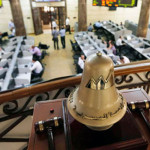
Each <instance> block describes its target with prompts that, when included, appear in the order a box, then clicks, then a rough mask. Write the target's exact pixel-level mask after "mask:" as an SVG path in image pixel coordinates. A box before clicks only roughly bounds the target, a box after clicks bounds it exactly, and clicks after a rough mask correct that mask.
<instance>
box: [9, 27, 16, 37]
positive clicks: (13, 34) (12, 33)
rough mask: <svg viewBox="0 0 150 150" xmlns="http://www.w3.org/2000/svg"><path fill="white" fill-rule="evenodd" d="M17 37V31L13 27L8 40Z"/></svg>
mask: <svg viewBox="0 0 150 150" xmlns="http://www.w3.org/2000/svg"><path fill="white" fill-rule="evenodd" d="M15 36H16V30H15V27H13V28H12V30H11V34H10V35H9V36H8V38H9V39H11V38H13V37H15Z"/></svg>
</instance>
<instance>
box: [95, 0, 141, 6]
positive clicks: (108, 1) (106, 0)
mask: <svg viewBox="0 0 150 150" xmlns="http://www.w3.org/2000/svg"><path fill="white" fill-rule="evenodd" d="M137 1H138V0H93V6H107V7H114V6H115V7H136V6H137Z"/></svg>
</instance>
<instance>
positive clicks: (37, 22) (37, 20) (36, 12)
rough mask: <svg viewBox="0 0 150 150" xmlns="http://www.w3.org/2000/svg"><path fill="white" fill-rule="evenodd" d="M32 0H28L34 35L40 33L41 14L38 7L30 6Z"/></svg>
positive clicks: (41, 30)
mask: <svg viewBox="0 0 150 150" xmlns="http://www.w3.org/2000/svg"><path fill="white" fill-rule="evenodd" d="M32 2H33V1H32V0H30V6H31V12H32V18H33V25H34V33H35V34H36V35H39V34H42V33H43V29H42V22H41V14H40V8H38V7H33V6H32Z"/></svg>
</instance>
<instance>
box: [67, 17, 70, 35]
mask: <svg viewBox="0 0 150 150" xmlns="http://www.w3.org/2000/svg"><path fill="white" fill-rule="evenodd" d="M69 19H70V18H69V17H67V19H66V32H67V31H68V32H69V34H71V31H70V20H69Z"/></svg>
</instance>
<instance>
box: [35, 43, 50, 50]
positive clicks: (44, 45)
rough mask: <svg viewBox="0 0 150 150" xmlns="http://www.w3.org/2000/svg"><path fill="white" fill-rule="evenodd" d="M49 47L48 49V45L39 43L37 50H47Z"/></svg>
mask: <svg viewBox="0 0 150 150" xmlns="http://www.w3.org/2000/svg"><path fill="white" fill-rule="evenodd" d="M49 47H50V46H48V45H46V44H42V43H41V42H39V45H38V48H40V49H44V50H47V49H49Z"/></svg>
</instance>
